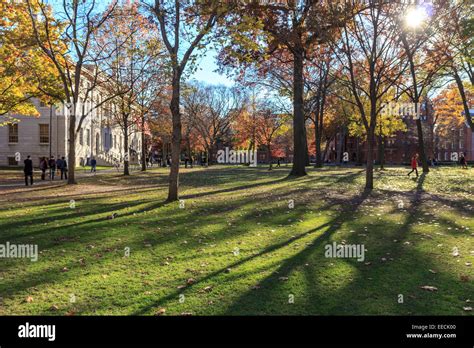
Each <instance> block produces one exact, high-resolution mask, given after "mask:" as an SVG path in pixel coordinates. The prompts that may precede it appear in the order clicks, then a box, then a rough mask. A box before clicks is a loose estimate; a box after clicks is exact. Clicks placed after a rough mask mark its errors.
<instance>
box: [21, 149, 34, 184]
mask: <svg viewBox="0 0 474 348" xmlns="http://www.w3.org/2000/svg"><path fill="white" fill-rule="evenodd" d="M23 163H24V164H25V167H24V168H23V172H24V173H25V185H26V186H28V178H30V185H31V186H33V161H32V160H31V158H30V156H29V155H28V156H27V157H26V160H24V161H23Z"/></svg>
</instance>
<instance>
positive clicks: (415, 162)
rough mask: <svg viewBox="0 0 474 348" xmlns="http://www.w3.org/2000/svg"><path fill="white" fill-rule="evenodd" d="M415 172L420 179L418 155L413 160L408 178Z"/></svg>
mask: <svg viewBox="0 0 474 348" xmlns="http://www.w3.org/2000/svg"><path fill="white" fill-rule="evenodd" d="M413 172H415V173H416V177H417V178H418V154H415V155H414V156H413V157H412V158H411V172H410V173H408V176H410V174H411V173H413Z"/></svg>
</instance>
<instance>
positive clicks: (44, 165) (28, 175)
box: [23, 156, 67, 186]
mask: <svg viewBox="0 0 474 348" xmlns="http://www.w3.org/2000/svg"><path fill="white" fill-rule="evenodd" d="M39 168H40V170H41V180H46V171H47V170H48V168H49V179H50V180H54V177H55V175H56V172H58V175H59V174H61V180H63V179H64V180H67V161H66V159H65V158H64V157H61V158H58V159H57V160H56V159H55V158H54V156H51V158H50V159H49V160H48V159H46V157H43V158H41V160H40V165H39ZM23 172H24V174H25V185H26V186H28V181H29V183H30V185H33V161H32V160H31V156H27V158H26V159H25V161H24V168H23Z"/></svg>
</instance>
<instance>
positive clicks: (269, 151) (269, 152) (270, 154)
mask: <svg viewBox="0 0 474 348" xmlns="http://www.w3.org/2000/svg"><path fill="white" fill-rule="evenodd" d="M267 151H268V163H269V167H268V170H272V166H273V164H272V148H271V145H270V143H268V144H267Z"/></svg>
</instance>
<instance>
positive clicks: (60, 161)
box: [56, 157, 63, 180]
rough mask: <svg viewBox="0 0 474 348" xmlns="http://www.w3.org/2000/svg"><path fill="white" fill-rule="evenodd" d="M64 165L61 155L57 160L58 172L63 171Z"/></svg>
mask: <svg viewBox="0 0 474 348" xmlns="http://www.w3.org/2000/svg"><path fill="white" fill-rule="evenodd" d="M62 167H63V161H62V160H61V157H58V159H57V160H56V168H58V174H59V172H61V171H62ZM61 180H62V178H61Z"/></svg>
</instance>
